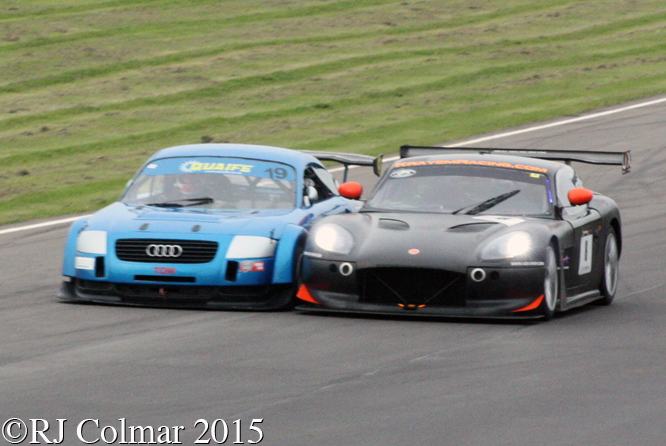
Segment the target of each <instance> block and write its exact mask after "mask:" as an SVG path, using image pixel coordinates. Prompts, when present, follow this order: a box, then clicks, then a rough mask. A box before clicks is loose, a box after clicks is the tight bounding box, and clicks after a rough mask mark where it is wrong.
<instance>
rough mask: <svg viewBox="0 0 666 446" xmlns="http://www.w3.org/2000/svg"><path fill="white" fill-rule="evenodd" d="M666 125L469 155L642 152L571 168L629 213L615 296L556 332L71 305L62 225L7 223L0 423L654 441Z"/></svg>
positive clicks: (443, 322)
mask: <svg viewBox="0 0 666 446" xmlns="http://www.w3.org/2000/svg"><path fill="white" fill-rule="evenodd" d="M616 108H617V107H616ZM609 110H611V109H609ZM445 118H446V117H445V116H444V117H442V119H445ZM665 121H666V105H664V104H662V103H658V104H654V105H651V106H648V107H642V108H636V109H632V110H627V111H624V112H622V113H616V114H609V115H601V116H598V117H595V118H593V119H586V120H581V121H577V122H571V123H568V124H566V125H560V126H553V127H546V128H542V129H540V130H535V131H529V132H524V133H518V134H515V135H513V136H503V137H498V138H496V139H492V140H487V141H484V142H479V143H477V144H478V145H479V146H491V147H514V148H538V149H580V150H628V149H630V150H632V153H633V172H632V173H631V174H628V175H624V176H623V175H621V172H620V168H619V167H598V166H597V167H595V166H587V165H577V166H576V167H577V170H578V172H579V174H580V175H581V177H582V178H583V179H584V181H585V185H586V186H587V187H589V188H592V189H594V190H596V191H598V192H601V193H604V194H607V195H609V196H611V197H613V198H614V199H615V200H616V201H617V202H618V204H619V206H620V208H621V210H622V218H623V231H624V234H623V236H624V249H623V253H622V259H621V277H620V284H619V291H618V296H617V298H616V300H615V302H614V303H613V305H611V306H609V307H598V306H586V307H584V308H581V309H577V310H574V311H572V312H569V313H566V314H564V315H559V316H557V317H555V318H554V319H553V320H551V321H549V322H546V323H519V322H506V321H499V322H498V321H484V320H456V319H434V320H433V319H413V318H408V319H401V318H395V317H369V316H367V317H360V316H339V315H321V314H309V313H301V312H282V313H253V312H226V311H192V310H170V309H154V308H153V309H151V308H133V307H118V306H103V305H82V304H69V303H63V302H59V301H58V300H57V299H56V298H55V294H56V291H57V289H58V286H59V283H60V265H61V258H62V253H63V247H64V242H65V236H66V232H67V230H66V228H67V226H68V225H65V224H61V225H54V226H44V227H39V228H34V229H31V230H22V231H16V232H8V231H7V230H8V229H12V228H17V227H18V226H20V225H13V226H9V227H0V285H1V286H0V307H1V311H0V320H1V322H0V339H1V340H2V341H1V343H0V407H1V408H2V411H1V412H0V413H1V414H2V415H1V417H2V419H0V423H2V424H5V425H6V426H7V424H6V423H5V422H6V420H9V419H12V418H20V419H22V420H23V421H25V422H26V423H28V427H30V420H34V419H43V420H46V421H48V422H49V424H50V425H51V429H50V430H48V431H47V432H46V434H45V437H41V436H39V435H37V436H36V440H37V443H35V444H47V442H46V441H45V440H46V439H50V440H58V439H59V436H60V432H59V429H56V427H57V423H58V421H57V420H58V419H61V420H62V419H64V420H66V421H65V422H64V429H63V432H62V436H63V441H62V443H61V444H65V445H77V444H84V443H83V441H82V440H85V441H91V442H92V441H96V440H97V442H96V443H95V444H123V443H122V442H121V441H122V440H123V438H122V437H121V436H122V435H123V424H122V423H123V422H122V421H120V420H121V419H124V420H125V421H124V423H125V425H127V426H141V427H144V428H147V427H149V428H152V429H153V430H154V432H155V437H154V440H155V442H154V443H153V444H160V443H158V442H157V441H158V440H161V443H162V444H169V443H168V441H170V442H171V443H172V444H173V443H174V442H175V441H176V440H178V441H180V442H181V443H182V444H193V443H194V441H195V440H196V439H197V437H199V436H202V440H210V444H215V442H214V439H211V435H210V432H209V431H208V432H206V431H205V429H204V428H205V426H204V423H203V422H201V421H200V422H199V423H198V424H197V420H206V421H207V422H208V423H209V425H212V424H213V422H214V421H215V420H217V419H220V420H224V421H225V422H226V423H227V424H228V426H229V428H230V434H229V438H228V439H227V441H226V442H225V443H224V444H251V443H250V441H256V440H257V439H258V433H257V432H256V431H253V430H251V429H250V423H251V421H252V419H263V422H261V423H255V426H257V427H259V428H260V429H261V431H262V432H263V440H262V441H261V443H260V444H264V445H283V446H298V445H334V446H342V445H407V444H413V445H431V444H432V445H451V446H454V445H455V446H463V445H470V446H478V445H530V446H532V445H535V444H543V445H576V446H579V445H603V446H611V445H621V446H626V445H659V446H663V445H664V444H666V423H665V422H664V421H665V420H666V385H665V384H664V382H665V380H664V371H665V370H666V300H665V299H664V291H665V290H666V287H665V282H666V274H664V271H665V268H664V267H665V258H666V255H665V254H666V243H665V240H666V224H665V223H664V221H665V218H664V217H665V215H664V214H666V206H665V204H666V196H665V193H666V192H665V188H664V187H663V184H664V181H663V177H664V173H665V172H666V152H664V150H663V149H664V145H665V143H664V141H666V125H665ZM485 136H487V135H485ZM405 143H412V144H419V143H422V141H405ZM395 150H396V148H393V147H389V148H387V153H388V152H395ZM350 177H351V179H357V180H361V181H363V182H364V183H365V184H366V188H367V187H369V186H371V185H372V183H373V182H374V181H375V180H374V179H373V178H372V175H371V174H369V173H368V172H367V171H365V170H364V169H356V170H353V171H351V172H350ZM32 223H34V222H32ZM3 231H4V232H3ZM90 419H92V420H98V421H97V422H95V421H86V420H90ZM236 420H241V421H240V423H239V422H237V421H236ZM235 421H236V422H235ZM84 422H85V424H84V426H83V429H82V432H81V437H82V438H80V437H79V435H78V434H77V427H78V426H79V425H80V424H81V423H84ZM234 422H235V423H234ZM37 423H38V425H40V426H42V427H43V423H42V424H40V423H41V422H39V421H37ZM96 424H98V425H99V427H96ZM239 424H240V430H239V432H240V438H239V437H238V432H237V431H236V429H237V427H238V425H239ZM181 427H182V428H181ZM221 427H222V422H220V421H218V422H217V428H218V429H217V431H216V432H217V433H218V440H221V439H222V435H223V429H222V428H221ZM165 429H168V432H169V435H166V434H165V433H164V432H165ZM114 431H115V432H117V433H118V438H117V439H115V440H114V441H111V440H112V439H113V433H114ZM176 431H177V433H178V435H177V436H176V435H175V432H176ZM13 432H14V433H17V432H18V430H17V428H16V426H14V431H13ZM127 432H129V431H128V430H125V438H124V440H125V443H124V444H139V439H140V438H138V436H137V437H135V438H134V440H133V441H132V439H131V438H129V437H128V434H127ZM158 433H162V436H161V437H158ZM202 434H203V435H202ZM31 439H32V436H31V435H30V436H28V438H27V439H26V440H25V441H24V442H23V444H28V442H29V440H31ZM147 440H148V437H146V438H144V441H147ZM239 441H240V442H239ZM234 442H236V443H234ZM0 444H6V443H5V441H4V440H2V439H1V438H0ZM144 444H145V443H144Z"/></svg>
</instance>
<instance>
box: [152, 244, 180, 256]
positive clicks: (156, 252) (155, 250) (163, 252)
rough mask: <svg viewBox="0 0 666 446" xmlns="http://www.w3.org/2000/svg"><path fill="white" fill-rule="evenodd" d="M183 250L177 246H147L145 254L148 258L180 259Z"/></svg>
mask: <svg viewBox="0 0 666 446" xmlns="http://www.w3.org/2000/svg"><path fill="white" fill-rule="evenodd" d="M182 253H183V248H182V247H180V246H178V245H148V247H147V248H146V254H148V255H149V256H150V257H180V255H181V254H182Z"/></svg>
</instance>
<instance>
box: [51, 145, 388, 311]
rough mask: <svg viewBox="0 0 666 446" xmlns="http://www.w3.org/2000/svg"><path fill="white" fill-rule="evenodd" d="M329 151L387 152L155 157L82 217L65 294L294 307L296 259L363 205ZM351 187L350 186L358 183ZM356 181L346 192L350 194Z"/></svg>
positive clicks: (260, 151)
mask: <svg viewBox="0 0 666 446" xmlns="http://www.w3.org/2000/svg"><path fill="white" fill-rule="evenodd" d="M320 160H329V161H337V162H340V163H343V164H344V166H345V178H346V169H347V167H348V166H349V165H367V166H374V168H375V173H376V174H377V175H379V169H380V165H381V157H377V158H373V157H370V156H366V155H357V154H344V153H330V152H308V153H305V152H298V151H293V150H288V149H282V148H276V147H267V146H256V145H240V144H196V145H186V146H180V147H172V148H168V149H164V150H161V151H159V152H158V153H156V154H155V155H153V156H152V157H151V158H150V159H149V160H148V161H147V162H146V163H145V165H144V166H143V167H142V168H141V169H140V171H139V172H138V173H137V175H136V176H135V177H134V178H133V179H132V180H131V181H130V182H129V184H128V186H127V188H126V189H125V191H124V193H123V194H122V196H121V197H120V200H119V201H118V202H116V203H114V204H112V205H110V206H108V207H106V208H104V209H102V210H100V211H98V212H97V213H95V214H94V215H92V216H90V217H87V218H82V219H80V220H78V221H76V222H75V223H74V224H73V225H72V227H71V229H70V233H69V238H68V240H67V244H66V249H65V256H64V264H63V276H64V277H63V282H62V286H61V289H60V292H59V297H61V298H63V299H67V300H71V301H94V302H105V303H121V304H139V305H161V306H199V307H208V308H222V309H263V310H270V309H284V308H289V307H291V306H293V303H294V302H295V300H296V298H295V292H296V289H295V282H294V278H295V268H294V263H295V260H294V259H295V258H298V257H299V253H300V252H302V250H303V245H304V243H305V236H306V234H307V232H308V229H309V228H310V226H311V225H312V224H313V223H314V222H315V221H317V220H318V219H319V218H320V217H322V216H326V215H334V214H341V213H349V212H355V211H356V210H357V209H358V208H359V207H360V202H358V201H354V199H356V198H359V196H360V192H361V191H360V190H359V187H357V186H359V185H358V183H345V184H343V185H342V186H340V190H342V191H343V192H342V193H344V194H345V195H346V197H344V196H341V194H340V192H339V190H338V185H337V182H336V181H335V180H334V178H333V177H332V176H331V174H330V173H329V172H328V171H327V170H326V169H325V168H324V166H323V165H322V163H321V162H320ZM348 186H351V188H350V187H348ZM345 190H347V191H348V192H344V191H345Z"/></svg>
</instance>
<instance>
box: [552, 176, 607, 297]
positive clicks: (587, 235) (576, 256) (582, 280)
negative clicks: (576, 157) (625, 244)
mask: <svg viewBox="0 0 666 446" xmlns="http://www.w3.org/2000/svg"><path fill="white" fill-rule="evenodd" d="M555 183H556V189H557V199H558V206H559V208H560V214H561V218H562V220H565V221H567V222H568V223H569V224H570V225H571V228H572V230H573V234H574V237H573V239H574V243H573V245H572V246H569V247H566V248H565V252H564V256H563V258H562V265H561V266H562V268H563V270H564V278H565V284H566V288H567V295H568V296H576V295H580V294H581V293H585V292H587V291H591V290H595V289H596V288H598V283H597V282H598V280H597V277H596V276H597V274H595V272H596V271H598V270H599V268H598V265H594V261H595V260H594V259H595V257H596V258H597V259H598V258H599V256H598V255H596V253H597V252H598V251H597V250H598V249H600V248H601V246H600V244H601V242H600V240H599V239H600V237H599V227H600V225H601V216H600V214H599V213H598V212H597V211H596V210H594V209H591V208H590V207H589V206H588V205H587V204H584V205H579V206H574V205H572V204H571V202H570V201H569V197H568V193H569V191H570V190H571V189H574V188H576V187H583V183H582V181H581V180H580V178H578V176H577V175H576V172H575V171H574V170H573V169H572V168H571V167H569V166H566V167H564V168H562V169H561V170H560V171H558V172H557V174H556V178H555Z"/></svg>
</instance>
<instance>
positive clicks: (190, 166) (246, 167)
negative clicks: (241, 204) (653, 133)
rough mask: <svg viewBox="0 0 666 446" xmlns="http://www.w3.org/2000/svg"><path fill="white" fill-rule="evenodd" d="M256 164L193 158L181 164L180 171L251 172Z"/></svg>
mask: <svg viewBox="0 0 666 446" xmlns="http://www.w3.org/2000/svg"><path fill="white" fill-rule="evenodd" d="M253 167H254V166H253V165H251V164H236V163H202V162H199V161H195V160H191V161H185V162H184V163H183V164H181V165H180V171H181V172H185V173H192V172H207V173H211V172H212V173H234V174H244V173H251V172H252V168H253Z"/></svg>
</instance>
